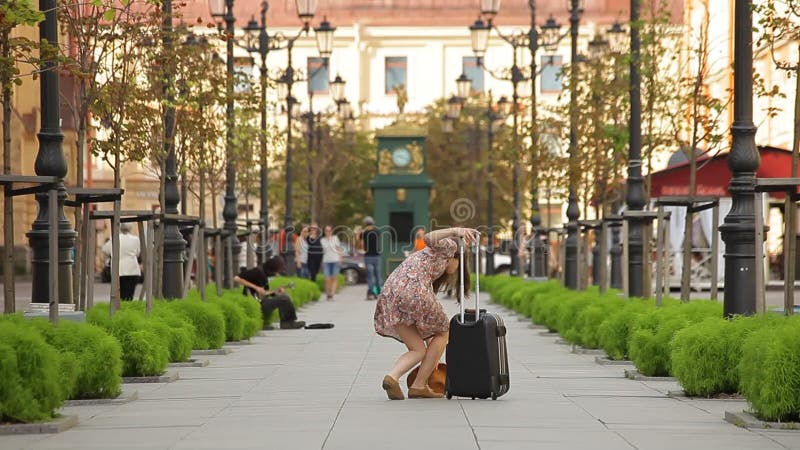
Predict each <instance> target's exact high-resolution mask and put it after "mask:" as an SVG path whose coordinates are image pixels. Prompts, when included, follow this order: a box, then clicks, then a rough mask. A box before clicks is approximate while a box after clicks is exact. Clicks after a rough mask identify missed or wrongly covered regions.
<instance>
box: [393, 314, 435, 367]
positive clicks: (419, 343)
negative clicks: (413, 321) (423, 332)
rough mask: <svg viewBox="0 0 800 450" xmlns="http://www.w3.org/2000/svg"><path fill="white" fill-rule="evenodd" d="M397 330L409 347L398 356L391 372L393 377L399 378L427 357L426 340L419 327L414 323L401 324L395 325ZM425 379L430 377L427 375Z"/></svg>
mask: <svg viewBox="0 0 800 450" xmlns="http://www.w3.org/2000/svg"><path fill="white" fill-rule="evenodd" d="M395 330H396V331H397V334H398V335H400V339H402V341H403V343H404V344H406V347H408V351H407V352H405V353H403V354H402V355H400V357H399V358H397V362H395V363H394V367H393V368H392V371H391V372H389V375H391V376H392V378H394V379H395V380H399V379H400V377H402V376H403V374H405V373H406V372H408V371H409V370H411V369H413V368H414V366H416V365H417V364H419V362H420V361H422V358H424V357H425V341H423V340H422V336H420V334H419V330H417V327H415V326H413V325H403V324H400V325H397V326H395ZM428 375H430V374H428ZM418 378H419V377H418ZM425 379H426V380H427V379H428V377H425Z"/></svg>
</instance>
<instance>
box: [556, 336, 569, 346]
mask: <svg viewBox="0 0 800 450" xmlns="http://www.w3.org/2000/svg"><path fill="white" fill-rule="evenodd" d="M556 344H560V345H572V344H571V343H569V342H567V341H565V340H564V339H562V338H558V339H556Z"/></svg>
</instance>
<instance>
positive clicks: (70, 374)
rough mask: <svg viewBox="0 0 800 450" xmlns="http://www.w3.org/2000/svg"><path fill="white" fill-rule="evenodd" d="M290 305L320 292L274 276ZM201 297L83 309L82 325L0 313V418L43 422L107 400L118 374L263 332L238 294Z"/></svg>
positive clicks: (161, 365) (257, 314)
mask: <svg viewBox="0 0 800 450" xmlns="http://www.w3.org/2000/svg"><path fill="white" fill-rule="evenodd" d="M273 282H274V283H275V285H276V286H280V285H282V284H288V283H289V282H294V283H295V284H296V287H295V288H293V289H289V290H287V293H288V294H289V295H290V296H291V297H292V301H293V302H294V303H295V305H296V306H298V307H299V306H301V305H303V304H304V303H306V302H309V301H316V300H317V299H319V296H320V289H319V287H318V286H317V285H316V284H315V283H313V282H311V281H308V280H304V279H299V278H280V277H276V278H274V279H273ZM208 294H209V295H208V300H209V301H207V302H204V301H202V300H201V299H200V295H199V293H198V292H197V291H196V290H194V291H191V292H190V293H189V295H188V296H187V298H186V299H183V300H178V301H164V300H155V301H154V302H153V309H152V311H151V314H150V315H145V305H144V303H143V302H123V303H122V309H121V310H120V311H117V312H116V313H115V314H114V316H113V317H111V316H110V314H109V305H108V303H99V304H97V305H95V306H94V307H93V308H91V309H89V310H88V311H86V322H87V323H75V322H71V321H66V320H64V321H61V322H60V323H59V325H58V326H57V327H53V326H52V325H51V324H50V322H48V321H47V320H44V319H34V320H28V319H26V318H24V317H23V316H22V315H20V314H12V315H0V421H2V422H34V421H41V420H49V419H51V418H52V417H53V416H54V411H55V410H56V409H58V408H60V407H61V405H62V404H63V403H64V401H65V400H67V399H85V398H113V397H116V396H117V395H119V393H120V392H121V383H122V376H149V375H160V374H161V373H163V372H164V370H165V369H166V366H167V364H168V363H169V362H179V361H186V360H187V359H188V358H189V356H190V354H191V351H192V349H211V348H221V347H222V345H223V344H224V343H225V341H226V339H227V340H229V341H238V340H242V339H247V338H250V337H251V336H254V335H256V334H257V333H258V332H259V330H261V329H262V328H263V324H264V321H263V319H262V317H261V305H260V304H259V302H258V301H257V300H256V299H255V298H252V297H248V296H245V295H242V293H241V291H240V290H238V289H233V290H228V291H224V292H223V294H222V296H219V297H218V296H217V295H216V292H215V290H214V287H213V286H209V290H208Z"/></svg>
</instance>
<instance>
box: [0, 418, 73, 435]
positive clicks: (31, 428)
mask: <svg viewBox="0 0 800 450" xmlns="http://www.w3.org/2000/svg"><path fill="white" fill-rule="evenodd" d="M76 425H78V416H75V415H70V416H61V417H58V418H55V419H53V420H51V421H49V422H37V423H12V424H7V425H0V435H11V434H54V433H61V432H62V431H66V430H69V429H70V428H72V427H74V426H76Z"/></svg>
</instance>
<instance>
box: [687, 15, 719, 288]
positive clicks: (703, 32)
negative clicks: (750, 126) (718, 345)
mask: <svg viewBox="0 0 800 450" xmlns="http://www.w3.org/2000/svg"><path fill="white" fill-rule="evenodd" d="M708 23H709V16H708V9H706V13H705V17H704V20H703V23H702V24H701V25H700V42H699V44H698V46H699V47H698V48H697V63H698V64H697V75H696V76H695V80H694V86H693V89H692V138H691V141H690V145H689V201H690V202H693V201H694V197H695V195H697V155H696V154H695V148H697V144H699V142H698V128H699V127H700V120H701V117H700V113H701V111H700V105H699V102H700V90H701V89H702V88H703V80H704V78H705V70H706V58H707V51H708ZM715 232H716V231H715ZM693 235H694V214H692V213H691V211H690V210H689V209H687V210H686V221H685V225H684V234H683V272H682V274H681V301H682V302H688V301H689V289H690V285H691V273H692V265H691V264H692V248H693V247H692V237H693Z"/></svg>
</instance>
